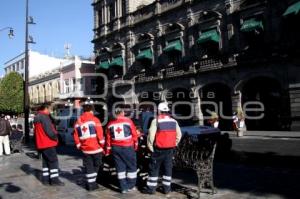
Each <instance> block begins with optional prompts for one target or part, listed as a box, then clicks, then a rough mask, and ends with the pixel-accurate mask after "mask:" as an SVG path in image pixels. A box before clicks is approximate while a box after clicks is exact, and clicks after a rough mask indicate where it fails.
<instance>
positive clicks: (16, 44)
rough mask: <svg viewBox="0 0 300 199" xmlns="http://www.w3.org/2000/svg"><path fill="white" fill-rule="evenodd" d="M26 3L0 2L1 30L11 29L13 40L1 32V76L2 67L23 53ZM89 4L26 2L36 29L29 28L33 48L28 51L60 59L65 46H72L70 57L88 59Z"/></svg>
mask: <svg viewBox="0 0 300 199" xmlns="http://www.w3.org/2000/svg"><path fill="white" fill-rule="evenodd" d="M25 2H26V1H25V0H0V29H2V28H4V27H6V26H11V27H13V28H14V32H15V37H14V38H13V39H9V38H8V36H7V33H8V30H5V31H1V32H0V75H2V74H4V71H3V64H4V63H5V62H6V61H8V60H9V59H11V58H13V57H15V56H17V55H19V54H20V53H22V52H24V49H25V47H24V46H25V44H24V40H25ZM91 3H92V0H29V16H32V17H33V18H34V21H35V22H36V25H30V26H29V34H30V35H32V37H33V38H34V40H35V41H36V44H33V45H32V44H31V45H30V49H32V50H35V51H38V52H40V53H42V54H48V55H54V56H57V57H62V56H63V55H64V52H65V50H64V44H65V43H70V44H71V46H72V47H71V50H70V52H71V54H72V55H80V56H85V57H89V56H90V55H91V54H92V52H93V45H92V43H91V42H90V41H91V40H92V39H93V30H92V29H93V9H92V6H91Z"/></svg>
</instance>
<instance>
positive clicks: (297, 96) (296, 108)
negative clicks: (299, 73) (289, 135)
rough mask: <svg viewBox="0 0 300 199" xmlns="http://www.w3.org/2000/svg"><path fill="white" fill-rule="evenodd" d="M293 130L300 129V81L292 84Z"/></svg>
mask: <svg viewBox="0 0 300 199" xmlns="http://www.w3.org/2000/svg"><path fill="white" fill-rule="evenodd" d="M289 95H290V107H291V121H290V122H291V130H292V131H300V83H299V84H294V85H290V89H289Z"/></svg>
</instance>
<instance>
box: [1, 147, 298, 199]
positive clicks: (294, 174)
mask: <svg viewBox="0 0 300 199" xmlns="http://www.w3.org/2000/svg"><path fill="white" fill-rule="evenodd" d="M31 155H32V153H31V152H30V151H28V150H27V151H25V153H22V154H13V155H11V156H4V157H0V199H15V198H16V199H22V198H24V199H27V198H28V199H42V198H43V199H45V198H47V199H48V198H59V199H69V198H70V199H71V198H72V199H74V198H80V199H81V198H105V199H117V198H130V199H138V198H139V199H140V198H143V199H151V198H157V199H159V198H171V199H181V198H190V197H188V196H187V195H192V193H195V190H196V187H195V182H196V179H195V176H194V174H193V173H192V172H191V171H175V172H174V180H173V182H174V185H175V186H174V189H173V190H174V191H173V192H172V193H171V194H170V195H168V196H165V195H163V194H161V193H156V194H155V195H144V194H141V193H140V192H139V191H135V192H132V193H128V194H120V193H118V192H117V191H115V190H113V189H108V188H104V187H101V188H100V189H99V190H97V191H92V192H87V191H86V190H85V189H83V188H82V186H81V185H80V184H82V179H83V174H82V172H81V168H82V167H81V165H82V160H81V158H80V157H78V156H77V155H73V154H72V153H60V154H59V161H60V169H61V179H62V181H64V182H65V186H63V187H51V186H43V185H42V184H41V182H40V181H39V180H38V178H39V177H38V176H39V175H40V167H41V161H40V160H37V159H35V158H33V157H32V156H31ZM299 179H300V171H299V170H295V169H294V170H293V169H288V170H286V169H278V168H277V169H276V168H268V167H264V168H257V167H245V166H242V165H235V164H231V163H217V164H216V166H215V181H216V186H217V188H218V193H217V194H215V195H210V194H207V193H201V198H204V199H206V198H209V199H221V198H222V199H227V198H228V199H231V198H238V199H240V198H241V199H246V198H259V199H262V198H272V199H273V198H274V199H277V198H300V194H299V193H298V190H300V187H299ZM184 187H185V188H184ZM187 193H189V194H187Z"/></svg>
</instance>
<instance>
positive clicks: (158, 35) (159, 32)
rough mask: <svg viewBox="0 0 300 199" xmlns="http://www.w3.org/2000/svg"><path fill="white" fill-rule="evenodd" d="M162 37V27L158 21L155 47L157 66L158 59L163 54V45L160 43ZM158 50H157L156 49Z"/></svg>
mask: <svg viewBox="0 0 300 199" xmlns="http://www.w3.org/2000/svg"><path fill="white" fill-rule="evenodd" d="M161 36H162V26H161V22H160V21H159V20H157V21H156V37H155V40H154V41H155V42H154V45H153V48H154V64H155V65H157V63H158V61H159V60H158V57H159V56H160V55H161V54H162V45H161V42H160V38H161ZM155 48H156V49H155Z"/></svg>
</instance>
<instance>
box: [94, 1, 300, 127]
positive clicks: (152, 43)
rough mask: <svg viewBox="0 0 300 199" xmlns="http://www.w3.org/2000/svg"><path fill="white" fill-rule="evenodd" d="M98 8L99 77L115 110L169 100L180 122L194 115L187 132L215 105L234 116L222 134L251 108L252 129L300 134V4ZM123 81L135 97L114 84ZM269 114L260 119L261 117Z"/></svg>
mask: <svg viewBox="0 0 300 199" xmlns="http://www.w3.org/2000/svg"><path fill="white" fill-rule="evenodd" d="M92 5H93V8H94V16H95V18H94V19H95V27H94V33H95V34H94V40H93V43H94V51H95V53H96V54H97V59H96V64H97V70H98V72H99V73H102V74H106V75H107V77H108V79H109V81H108V83H104V84H103V81H99V82H98V83H99V87H102V88H104V89H106V88H107V89H108V95H107V97H106V99H105V100H107V102H109V104H112V102H116V101H124V102H125V103H129V104H141V103H143V102H145V101H152V102H155V103H157V102H158V101H160V100H167V101H169V102H170V104H172V105H176V106H175V108H174V110H175V113H174V114H177V115H181V116H189V115H190V113H191V112H192V117H191V118H189V119H188V120H186V121H185V122H186V123H189V124H190V123H200V124H203V122H205V121H204V116H208V115H209V114H210V113H209V110H210V111H212V110H215V108H216V107H215V104H217V105H218V107H217V108H218V111H217V112H218V114H220V115H222V114H223V116H227V117H221V121H220V125H221V129H224V130H228V129H230V128H231V124H232V121H231V119H230V118H231V116H232V114H233V112H235V111H236V110H237V109H239V108H244V109H246V108H247V109H246V110H244V111H249V110H250V109H251V111H249V114H248V115H249V116H250V117H248V119H246V124H247V127H248V129H249V130H290V129H292V130H294V129H295V130H296V129H298V130H299V129H300V75H299V74H300V60H299V55H300V51H299V48H298V46H299V44H300V37H299V36H298V35H299V34H300V30H299V26H297V25H296V24H297V21H299V20H300V15H299V11H300V3H299V1H294V0H282V1H277V0H153V1H134V0H95V1H94V3H93V4H92ZM119 80H122V81H126V82H128V81H130V83H132V84H133V85H134V89H133V88H132V87H131V86H129V83H124V84H122V83H121V84H113V83H114V82H117V81H119ZM113 90H115V91H116V93H118V94H119V95H118V96H115V95H113V92H112V91H113ZM99 92H100V91H99ZM126 93H133V94H132V95H131V96H130V97H127V96H125V95H126ZM122 96H125V97H122ZM178 102H179V103H178ZM109 106H110V105H109ZM253 109H256V110H255V111H253ZM250 112H251V113H250ZM261 112H263V114H264V115H263V117H262V118H260V119H253V118H255V116H258V115H259V114H261Z"/></svg>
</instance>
